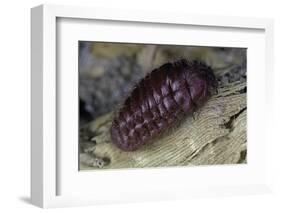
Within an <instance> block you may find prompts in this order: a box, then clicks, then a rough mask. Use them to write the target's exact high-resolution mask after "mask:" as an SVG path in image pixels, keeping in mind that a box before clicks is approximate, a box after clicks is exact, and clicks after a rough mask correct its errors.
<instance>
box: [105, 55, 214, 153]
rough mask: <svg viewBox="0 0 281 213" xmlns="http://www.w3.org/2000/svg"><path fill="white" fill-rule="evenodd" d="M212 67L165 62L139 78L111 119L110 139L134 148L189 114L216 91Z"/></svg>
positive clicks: (122, 145)
mask: <svg viewBox="0 0 281 213" xmlns="http://www.w3.org/2000/svg"><path fill="white" fill-rule="evenodd" d="M217 87H218V82H217V80H216V77H215V75H214V73H213V70H212V69H211V68H210V67H208V66H207V65H205V64H204V63H202V62H198V61H188V60H185V59H182V60H179V61H176V62H173V63H166V64H164V65H162V66H161V67H159V68H158V69H154V70H153V71H151V72H150V73H149V74H148V75H146V77H145V78H143V79H141V80H140V81H139V82H138V83H137V85H136V86H135V88H134V89H133V91H132V92H131V94H130V95H129V96H128V97H127V99H126V100H125V102H124V104H123V105H122V107H121V108H120V110H119V112H118V113H117V114H116V116H115V117H114V119H113V122H112V125H111V129H110V134H111V139H112V142H113V143H114V144H115V145H117V147H119V148H120V149H122V150H124V151H134V150H137V149H139V148H140V147H141V146H143V145H144V144H147V143H149V142H151V141H152V139H153V138H155V137H156V136H158V135H159V134H160V133H162V132H163V131H165V130H166V129H167V128H169V127H171V126H172V125H173V124H174V123H175V121H177V120H179V119H182V118H183V117H185V116H187V115H189V114H192V113H193V112H194V111H195V110H196V109H197V108H198V107H200V106H202V105H203V104H204V103H205V102H206V101H207V100H208V99H209V97H210V96H211V95H212V94H213V91H216V90H217Z"/></svg>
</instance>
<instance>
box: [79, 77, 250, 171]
mask: <svg viewBox="0 0 281 213" xmlns="http://www.w3.org/2000/svg"><path fill="white" fill-rule="evenodd" d="M218 92H219V93H218V94H217V95H215V96H213V97H212V98H211V99H210V100H209V101H208V102H207V103H206V104H205V105H204V106H203V107H202V108H201V109H200V110H199V111H197V112H196V114H195V115H194V116H190V117H187V118H186V119H184V121H182V122H181V123H179V124H177V125H176V126H174V127H173V128H172V129H170V130H169V131H166V132H165V133H164V134H162V135H161V136H159V137H158V138H156V139H155V141H154V142H153V143H150V144H147V145H145V146H143V147H142V148H141V149H140V150H137V151H134V152H124V151H122V150H120V149H118V148H117V147H116V146H115V145H114V144H112V143H111V141H110V134H109V128H110V125H111V122H112V113H108V114H106V115H103V116H101V117H99V118H98V119H96V120H95V121H93V122H92V123H90V124H89V126H88V128H89V131H91V132H92V134H93V135H94V137H93V138H92V139H91V141H92V142H90V143H89V142H88V143H85V142H84V143H80V149H81V150H80V151H81V152H80V170H93V169H117V168H143V167H166V166H183V165H215V164H237V163H246V154H247V149H246V140H247V137H246V117H247V109H246V106H247V105H246V82H244V83H241V82H239V81H237V82H234V83H230V84H228V85H227V86H225V87H223V88H219V91H218Z"/></svg>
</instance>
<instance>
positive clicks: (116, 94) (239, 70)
mask: <svg viewBox="0 0 281 213" xmlns="http://www.w3.org/2000/svg"><path fill="white" fill-rule="evenodd" d="M182 58H186V59H188V60H200V61H203V62H205V63H206V64H207V65H209V66H211V67H212V68H213V69H214V71H215V74H216V75H217V78H218V80H219V84H220V86H223V85H224V84H227V83H230V82H233V81H237V80H240V81H246V49H245V48H223V47H195V46H177V45H154V44H124V43H102V42H89V41H80V42H79V113H80V116H79V117H80V119H79V123H80V127H83V125H84V124H86V123H88V122H89V121H92V120H94V119H95V118H97V117H98V116H100V115H103V114H105V113H107V112H110V111H112V110H114V109H116V108H117V107H118V105H120V104H121V103H122V101H123V100H124V99H125V98H126V97H127V95H128V94H129V92H130V90H131V89H132V87H133V86H134V84H136V83H137V82H138V80H139V79H141V78H143V77H144V76H145V75H146V74H147V73H149V72H151V70H152V69H154V68H157V67H159V66H161V65H162V64H164V63H167V62H172V61H175V60H179V59H182ZM225 70H227V72H224V71H225ZM229 70H230V72H229Z"/></svg>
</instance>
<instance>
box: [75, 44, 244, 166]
mask: <svg viewBox="0 0 281 213" xmlns="http://www.w3.org/2000/svg"><path fill="white" fill-rule="evenodd" d="M78 51H79V59H78V60H79V144H78V145H79V170H80V171H82V170H102V169H122V168H150V167H171V166H200V165H222V164H243V163H246V162H247V126H246V120H247V119H246V118H247V100H246V96H247V49H246V48H231V47H204V46H184V45H162V44H161V45H160V44H159V45H158V44H129V43H110V42H95V41H79V50H78Z"/></svg>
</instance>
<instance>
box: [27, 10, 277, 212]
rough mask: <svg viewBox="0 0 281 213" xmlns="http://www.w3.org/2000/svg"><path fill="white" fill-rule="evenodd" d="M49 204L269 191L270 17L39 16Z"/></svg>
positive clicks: (44, 194) (34, 195)
mask: <svg viewBox="0 0 281 213" xmlns="http://www.w3.org/2000/svg"><path fill="white" fill-rule="evenodd" d="M31 24H32V30H31V41H32V47H31V52H32V119H31V120H32V122H31V123H32V143H31V145H32V146H31V169H32V171H31V200H32V203H33V204H35V205H37V206H40V207H44V208H45V207H58V206H76V205H91V204H98V203H117V202H140V201H146V200H166V199H179V198H181V199H182V198H188V197H199V196H223V195H242V194H255V193H266V192H270V191H271V182H270V180H271V179H270V178H271V172H270V171H271V170H270V161H269V157H270V154H269V152H270V151H269V150H270V142H271V141H270V131H271V125H272V124H271V119H272V116H269V115H270V111H271V110H270V109H271V107H272V98H271V94H270V91H271V88H272V87H273V85H272V84H271V83H269V82H271V81H270V79H272V78H273V72H272V71H273V62H272V58H273V21H272V20H270V19H257V18H240V17H216V16H203V15H200V16H199V15H198V16H197V15H188V14H172V13H171V14H164V13H163V14H162V13H151V12H147V11H122V10H110V9H106V10H105V9H100V8H83V7H69V6H53V5H42V6H38V7H35V8H33V9H32V10H31Z"/></svg>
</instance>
